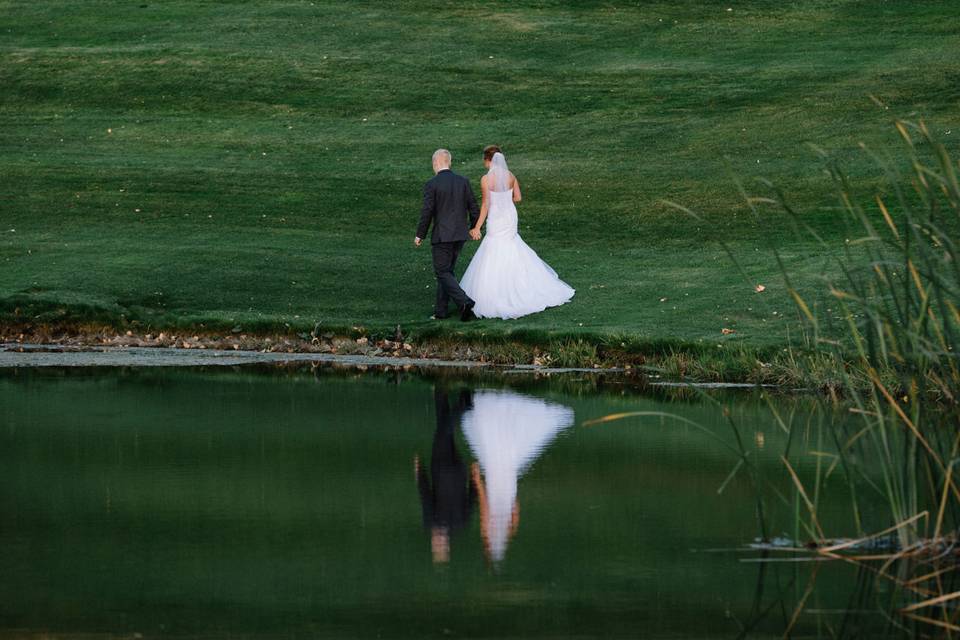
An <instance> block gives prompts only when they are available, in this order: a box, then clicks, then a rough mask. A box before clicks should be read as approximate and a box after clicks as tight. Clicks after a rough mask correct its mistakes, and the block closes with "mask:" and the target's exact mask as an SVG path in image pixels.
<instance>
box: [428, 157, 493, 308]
mask: <svg viewBox="0 0 960 640" xmlns="http://www.w3.org/2000/svg"><path fill="white" fill-rule="evenodd" d="M450 162H451V157H450V152H449V151H447V150H446V149H437V151H436V152H434V154H433V172H434V173H435V174H436V175H435V176H434V177H433V178H432V179H430V181H429V182H427V184H425V185H424V187H423V207H422V209H421V210H420V224H418V225H417V237H416V238H415V239H414V241H413V242H414V244H415V245H416V246H418V247H419V246H420V243H421V241H423V239H424V238H426V237H427V229H429V228H430V223H431V222H432V223H433V232H432V234H431V235H430V244H431V245H432V249H433V272H434V274H436V276H437V302H436V306H435V307H434V311H433V318H435V319H437V320H442V319H444V318H446V317H447V306H448V304H449V301H450V300H453V302H454V304H456V305H457V308H458V309H459V310H460V319H461V320H473V319H475V318H476V316H475V315H474V314H473V300H471V299H470V298H469V297H468V296H467V294H466V293H464V291H463V289H461V288H460V283H459V282H457V277H456V276H455V275H454V274H453V269H454V267H455V266H456V265H457V257H458V256H459V255H460V250H461V249H463V243H464V242H466V241H467V238H468V237H470V236H469V229H472V228H473V227H474V226H476V224H477V220H478V219H479V218H480V208H479V207H478V206H477V199H476V198H475V197H474V196H473V189H471V188H470V181H469V180H468V179H466V178H464V177H463V176H458V175H457V174H455V173H454V172H453V171H451V170H450ZM468 215H469V218H470V226H469V227H468V226H467V216H468Z"/></svg>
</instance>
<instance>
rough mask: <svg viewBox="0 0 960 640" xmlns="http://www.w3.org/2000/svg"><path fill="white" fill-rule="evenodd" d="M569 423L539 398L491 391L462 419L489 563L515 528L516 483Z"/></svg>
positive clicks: (568, 416)
mask: <svg viewBox="0 0 960 640" xmlns="http://www.w3.org/2000/svg"><path fill="white" fill-rule="evenodd" d="M573 421H574V414H573V409H571V408H570V407H566V406H563V405H560V404H554V403H552V402H547V401H546V400H541V399H540V398H533V397H530V396H524V395H520V394H518V393H514V392H513V391H505V390H492V389H484V390H480V391H476V392H475V393H474V396H473V408H472V409H470V410H468V411H466V412H465V413H464V414H463V421H462V425H463V433H464V435H465V436H466V438H467V442H468V443H469V444H470V449H471V450H472V451H473V454H474V455H475V456H476V458H477V460H478V461H479V463H480V464H479V467H480V468H479V469H478V468H477V465H474V468H473V481H474V483H475V484H476V487H477V495H478V497H479V502H480V531H481V533H482V535H483V541H484V545H485V546H486V550H487V556H488V557H489V558H490V560H492V561H493V562H499V561H500V560H502V559H503V557H504V555H505V554H506V552H507V544H508V543H509V542H510V538H511V537H512V536H513V534H514V532H515V531H516V528H517V524H518V523H519V519H520V511H519V506H518V505H517V480H518V479H519V478H520V476H521V475H523V474H524V473H525V472H526V470H527V469H528V468H529V467H530V465H531V464H532V463H533V461H534V460H536V458H537V457H538V456H539V455H540V453H541V452H542V451H543V450H544V449H545V448H546V447H547V446H548V445H549V444H550V443H551V442H552V441H553V439H554V438H556V437H557V435H558V434H559V433H560V432H561V431H563V430H564V429H566V428H567V427H569V426H570V425H572V424H573ZM481 470H482V471H483V476H482V477H481V474H480V471H481Z"/></svg>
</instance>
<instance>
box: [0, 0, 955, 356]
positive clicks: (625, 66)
mask: <svg viewBox="0 0 960 640" xmlns="http://www.w3.org/2000/svg"><path fill="white" fill-rule="evenodd" d="M0 15H3V16H4V19H3V21H2V24H0V311H2V312H3V313H4V314H5V317H6V318H7V319H8V320H9V319H11V318H14V317H19V318H21V319H22V318H27V319H29V318H32V317H35V316H36V317H39V319H47V318H56V317H59V318H65V319H68V320H69V319H82V318H89V317H98V318H101V319H103V318H107V319H111V318H112V319H114V320H119V319H120V318H121V316H122V317H123V318H126V319H127V320H130V319H134V320H138V321H141V322H145V323H152V324H154V325H163V324H172V323H179V324H183V323H186V324H190V323H201V322H204V323H211V322H212V323H216V324H218V325H227V326H230V325H234V324H241V325H242V326H245V327H252V326H267V325H270V324H275V325H281V326H282V324H283V323H288V324H290V325H291V327H293V328H300V327H306V328H311V327H313V326H314V323H315V322H318V321H319V322H322V323H323V324H324V325H325V326H328V327H351V326H359V325H362V326H364V327H368V328H371V329H378V328H386V327H392V326H394V325H396V324H397V323H400V324H402V325H403V326H404V327H405V328H408V329H411V330H413V331H419V332H426V331H429V330H432V329H431V327H432V326H433V325H432V324H431V323H429V322H428V321H426V317H427V316H428V315H429V314H430V313H431V303H432V299H433V286H434V280H433V278H432V273H431V271H430V258H429V251H428V250H427V249H426V248H421V249H419V250H415V249H414V248H413V246H412V238H413V235H414V230H415V225H416V220H417V215H418V207H419V198H420V192H421V185H422V183H423V182H424V181H425V180H426V179H428V178H429V177H430V175H431V171H430V155H431V153H432V152H433V150H434V149H435V148H437V147H440V146H444V147H447V148H449V149H451V150H452V152H453V155H454V168H455V170H456V171H458V172H461V173H463V174H465V175H467V176H469V177H470V178H471V179H472V180H473V181H474V184H475V185H477V188H479V177H480V175H481V173H482V171H483V168H482V164H481V158H480V150H481V148H482V147H483V146H484V145H486V144H490V143H498V144H501V145H502V146H503V147H504V150H505V152H506V154H507V158H508V161H509V162H510V163H511V168H512V169H513V170H514V172H515V173H516V174H517V176H518V177H519V178H520V180H521V183H522V185H523V188H524V201H523V203H522V205H521V207H520V219H521V233H522V235H523V237H524V239H525V240H526V241H527V242H528V243H530V244H531V245H532V246H533V247H534V248H535V249H536V250H537V251H538V252H539V253H540V255H541V256H542V257H543V258H544V259H545V260H547V261H548V262H549V263H550V264H551V265H553V266H554V267H555V268H556V269H557V271H558V272H559V273H560V274H561V276H562V277H563V278H564V279H565V280H567V281H568V282H570V283H571V285H573V286H574V287H575V288H576V289H577V295H576V297H575V298H574V300H573V302H572V303H571V304H568V305H566V306H564V307H562V308H559V309H553V310H549V311H547V312H545V313H542V314H539V315H535V316H532V317H529V318H524V319H521V320H517V321H512V322H503V321H484V322H482V323H478V324H476V325H471V326H470V329H469V330H470V331H471V332H475V333H479V332H482V333H486V334H488V335H501V334H507V333H510V332H513V333H514V334H516V333H517V332H523V333H524V334H525V335H527V336H530V335H539V336H546V335H547V334H548V333H549V334H554V335H556V334H564V335H567V334H576V333H583V334H589V335H592V336H597V335H613V334H616V335H624V336H629V337H630V338H631V339H634V340H637V341H639V342H643V341H664V340H666V341H682V342H688V343H698V342H704V343H713V342H721V341H735V342H741V341H742V342H743V343H745V344H746V345H752V346H770V345H776V344H781V343H782V342H783V341H784V340H785V339H787V338H788V336H789V335H790V334H793V335H795V332H796V326H795V325H796V314H795V313H793V312H792V305H791V303H790V301H789V298H788V296H787V295H786V294H785V293H784V291H783V286H782V279H781V278H780V277H779V276H778V273H779V270H778V267H777V265H776V263H775V261H774V259H773V257H772V253H771V248H772V247H774V246H776V247H777V248H779V249H780V251H781V252H782V253H783V256H784V258H785V261H786V265H787V268H788V269H790V271H791V272H792V273H793V274H794V278H795V280H796V284H797V285H798V287H799V288H800V289H801V290H803V291H806V292H813V291H815V290H816V289H817V288H819V286H820V285H819V284H818V280H817V276H818V274H820V273H821V271H822V270H823V268H824V265H825V263H826V257H825V256H824V255H823V253H822V251H820V250H817V249H815V248H814V247H813V245H812V244H811V243H810V242H808V241H807V240H805V239H803V238H798V237H797V236H796V235H795V234H794V233H793V231H792V227H791V225H790V224H789V221H788V219H787V217H785V216H784V215H783V214H781V213H779V212H778V211H777V210H776V209H775V208H773V207H766V208H764V209H763V210H762V212H761V213H762V215H761V217H760V219H759V220H758V219H755V218H754V217H753V216H752V214H751V213H750V211H749V209H748V207H747V206H746V205H745V204H744V202H743V199H742V198H741V196H740V195H739V194H738V192H737V188H736V186H735V184H734V182H733V180H732V178H731V176H737V177H738V178H739V179H741V180H743V181H744V183H745V184H746V185H747V187H748V189H749V190H750V192H751V193H757V194H764V195H769V193H768V190H767V189H765V188H763V187H760V186H759V184H758V183H757V182H756V178H759V177H765V178H768V179H770V180H772V181H773V182H774V183H775V184H777V185H778V186H779V187H780V188H781V189H782V190H783V191H784V193H785V194H786V195H787V197H789V198H790V200H791V201H792V202H793V203H794V204H795V205H796V206H797V208H798V210H800V211H801V212H803V215H804V217H805V218H806V219H807V220H808V221H809V222H810V224H812V225H813V226H814V227H815V228H816V229H817V230H818V231H819V232H820V233H822V234H823V235H824V236H825V237H827V238H829V239H831V240H832V241H836V243H837V245H838V246H840V245H841V244H842V243H843V242H844V240H845V239H846V235H845V234H846V221H845V220H844V219H843V215H842V214H841V212H840V211H839V209H838V208H837V207H836V206H835V205H836V200H835V196H834V195H833V190H832V187H831V185H830V182H829V179H828V178H827V177H825V176H824V173H823V170H822V169H823V167H822V164H821V162H820V161H819V160H818V159H816V158H815V156H814V154H813V153H812V152H811V151H810V150H809V149H808V148H807V147H806V143H813V144H816V145H818V146H820V147H822V148H825V149H828V150H829V151H830V152H831V153H832V154H833V155H834V157H835V158H836V159H837V160H838V161H839V162H841V163H842V164H843V165H844V166H845V167H846V170H847V172H848V173H849V174H850V177H851V180H852V183H853V185H854V187H855V189H857V190H860V191H862V192H863V193H864V194H865V195H866V196H867V200H869V195H870V194H871V193H872V191H873V190H874V189H876V188H878V187H879V186H880V183H879V181H878V180H879V178H878V176H879V171H878V170H876V168H875V166H874V164H873V161H872V160H871V159H870V158H869V157H868V155H867V154H866V153H864V152H863V151H862V150H861V149H860V148H859V147H858V145H859V144H860V143H861V142H863V143H865V144H866V145H868V146H869V147H871V148H873V149H878V150H880V151H881V152H887V151H890V150H893V149H895V148H896V145H897V140H896V132H895V130H894V129H893V127H891V126H890V122H891V121H892V119H893V118H894V117H895V116H903V115H906V114H911V113H919V114H922V115H923V116H924V117H925V118H926V120H927V122H928V124H929V125H930V127H931V129H932V130H933V131H934V132H935V134H936V135H937V136H939V137H940V138H941V139H943V140H945V141H946V142H947V143H948V146H949V147H950V149H951V150H954V149H956V144H955V143H953V141H954V140H955V139H960V122H958V120H957V118H958V116H960V56H958V55H957V54H958V52H960V23H958V21H957V20H956V4H955V2H952V1H949V0H944V1H936V0H931V1H927V2H909V3H907V2H855V1H839V0H837V1H810V2H803V3H781V2H759V1H753V2H730V3H727V4H719V3H712V2H709V3H708V2H703V3H701V2H682V1H681V2H662V3H657V2H644V3H639V4H637V3H629V4H628V3H616V2H614V3H606V2H604V3H601V2H588V1H584V2H559V1H557V2H551V1H540V2H502V3H498V2H478V3H461V4H460V5H459V6H456V7H453V6H452V5H450V4H449V3H446V2H402V1H396V2H390V3H381V2H321V1H319V0H317V1H315V2H309V1H293V0H287V1H279V0H276V1H266V0H265V1H258V2H212V1H210V2H199V1H195V2H185V1H178V0H164V1H163V2H157V1H151V0H143V1H142V2H121V1H107V0H85V1H84V2H67V1H57V0H44V1H43V2H33V3H23V2H16V1H12V0H0ZM871 96H872V98H871ZM665 200H670V201H675V202H678V203H680V204H682V205H684V206H688V207H690V208H692V209H695V210H697V211H699V212H700V213H701V214H702V215H703V219H702V221H695V220H693V219H691V218H689V217H687V216H686V215H684V214H682V213H679V212H677V211H676V210H675V209H672V208H671V207H669V206H667V205H666V204H664V201H665ZM721 240H722V241H725V242H727V243H729V244H730V245H731V246H732V247H733V249H734V251H735V252H736V253H737V254H738V256H740V258H741V260H742V262H743V266H744V268H745V269H746V271H747V272H748V274H749V279H750V280H752V281H754V282H757V283H764V284H765V285H766V286H767V291H766V292H764V293H763V294H756V293H754V292H753V291H752V289H751V287H750V286H749V284H748V282H746V281H745V280H744V279H743V278H742V277H741V276H740V274H739V273H738V272H737V270H736V269H735V268H734V266H733V265H732V264H731V262H730V261H729V260H728V258H727V257H726V255H725V253H724V252H723V250H722V248H721V247H720V244H719V241H721ZM475 247H476V245H475V244H473V245H470V246H469V247H468V249H467V250H466V251H465V254H464V256H463V258H461V263H460V269H461V271H462V269H463V268H464V267H465V266H466V263H467V261H468V260H469V258H470V256H471V255H472V253H473V251H474V250H475ZM814 297H815V296H814ZM15 313H18V314H19V316H15ZM443 327H444V328H443V329H442V330H441V331H443V332H452V331H460V330H462V329H464V327H463V326H462V325H461V324H459V323H451V324H447V325H443ZM722 327H730V328H734V329H736V330H737V332H736V333H735V334H732V335H730V336H721V332H720V330H721V328H722Z"/></svg>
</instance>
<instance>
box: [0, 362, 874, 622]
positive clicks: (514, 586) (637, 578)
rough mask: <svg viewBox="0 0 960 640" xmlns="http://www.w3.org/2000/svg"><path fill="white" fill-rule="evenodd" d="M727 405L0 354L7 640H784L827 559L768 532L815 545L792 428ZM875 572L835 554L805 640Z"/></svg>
mask: <svg viewBox="0 0 960 640" xmlns="http://www.w3.org/2000/svg"><path fill="white" fill-rule="evenodd" d="M714 399H715V400H718V401H720V402H721V403H723V404H725V405H726V406H728V408H729V411H730V414H731V418H732V420H733V423H734V424H736V425H737V426H736V429H734V428H732V427H731V421H729V420H728V419H727V418H726V417H724V416H723V414H722V412H721V411H719V410H718V408H717V407H716V406H715V405H714V404H713V402H712V401H711V400H709V399H705V398H703V397H699V396H697V395H696V394H691V393H689V392H684V391H661V392H659V393H654V392H649V391H647V392H644V393H641V392H637V391H633V390H631V389H630V388H629V387H628V386H624V385H621V384H618V383H617V382H616V381H604V380H602V379H597V378H575V377H574V378H571V377H561V378H560V379H551V380H535V379H532V378H520V377H513V378H509V379H506V380H504V379H496V378H484V377H477V376H474V377H473V378H472V379H456V378H451V377H449V376H448V375H443V376H441V375H440V374H436V373H430V372H419V373H418V372H412V373H411V372H396V371H392V372H367V373H357V372H344V371H337V370H333V369H329V368H320V369H313V370H311V369H310V368H307V369H302V368H300V369H288V368H273V369H267V370H263V369H256V368H235V369H215V368H209V369H173V368H170V369H121V368H113V369H108V368H99V369H97V368H93V369H73V370H52V369H44V370H39V369H37V370H30V369H27V370H2V369H0V514H2V515H0V517H2V527H0V549H2V551H0V637H41V636H54V637H57V636H62V637H72V636H76V635H88V634H89V635H90V636H91V637H92V636H106V635H117V636H127V637H133V636H135V634H140V635H141V636H143V637H147V638H150V637H244V638H245V637H269V638H278V637H365V638H367V637H369V638H372V637H470V638H477V637H489V638H504V637H570V638H587V637H645V638H737V637H757V638H766V637H780V635H781V634H782V633H783V632H784V629H785V628H786V626H787V624H788V622H789V619H790V618H791V616H792V614H793V607H794V606H795V604H796V602H797V601H798V600H799V598H800V597H801V596H802V595H803V593H804V592H805V591H806V589H807V588H808V585H809V584H810V582H809V577H810V574H811V571H812V568H811V563H804V562H790V563H786V562H778V563H763V562H756V560H757V559H759V558H760V557H761V554H760V553H759V552H757V551H756V550H751V549H749V548H747V546H746V545H748V544H749V543H750V542H752V541H753V540H754V539H755V538H757V537H758V536H760V535H763V534H766V535H768V536H770V537H773V536H787V537H793V536H796V535H799V536H800V537H801V538H802V533H799V534H798V531H797V517H796V516H797V508H798V507H797V504H798V503H797V501H796V499H795V496H794V497H793V498H790V496H792V495H793V494H792V493H791V485H790V484H789V481H788V480H783V476H784V474H783V473H782V463H781V461H780V455H781V454H782V453H783V452H784V450H785V447H786V446H787V443H786V441H785V440H786V435H785V434H784V432H783V431H782V430H781V429H780V428H779V427H778V426H777V425H776V423H775V421H774V420H773V419H772V418H771V412H770V408H769V406H768V403H767V399H764V398H762V397H761V394H760V393H758V392H752V391H747V392H740V393H738V394H736V395H732V394H726V395H715V396H714ZM773 403H774V406H775V407H776V408H777V410H778V412H779V413H780V414H781V416H789V417H790V419H801V420H802V419H806V418H805V417H806V416H807V412H810V411H811V409H810V407H811V405H812V403H811V402H810V401H809V399H808V398H803V397H789V396H787V397H780V398H776V399H775V400H774V401H773ZM632 411H641V412H649V413H650V415H645V416H641V417H635V418H630V419H624V420H621V421H616V422H609V423H601V424H593V425H585V424H584V423H585V422H588V421H590V420H593V419H596V418H600V417H602V416H605V415H609V414H613V413H620V412H632ZM659 413H670V414H676V415H679V416H682V417H683V418H684V419H685V420H688V421H690V422H685V421H680V420H677V419H674V418H671V417H667V416H663V415H657V414H659ZM693 423H695V424H693ZM810 433H811V435H809V437H807V438H806V439H804V438H801V439H800V440H799V441H796V442H793V443H791V444H790V445H789V446H791V447H799V448H805V449H809V450H818V449H823V450H824V451H826V449H828V448H829V447H828V445H826V444H824V443H823V442H819V441H816V439H817V437H818V436H816V435H815V434H814V432H813V431H811V432H810ZM738 443H739V444H738ZM738 451H743V452H744V454H745V455H746V456H747V457H748V459H749V460H751V464H752V465H753V466H754V468H755V469H756V473H757V474H760V475H763V474H767V475H768V476H769V477H770V480H769V482H770V483H771V486H772V487H773V488H774V490H776V491H779V493H780V494H781V495H782V496H787V499H786V500H780V501H777V500H766V502H765V503H764V506H763V508H762V511H763V524H762V525H761V522H760V519H759V518H758V490H757V488H756V484H755V482H754V481H751V478H750V474H748V473H745V472H743V471H740V472H738V473H736V474H734V475H733V476H731V475H730V474H731V472H732V471H733V470H734V468H735V466H736V464H737V461H738V459H739V458H738V456H739V454H738ZM809 459H810V460H816V459H817V458H816V457H815V456H812V457H810V458H809ZM812 464H814V463H812V462H811V463H809V464H808V465H807V467H804V466H803V465H800V468H799V473H800V474H801V476H805V477H806V476H808V475H809V473H810V472H811V469H810V468H809V466H810V465H812ZM837 483H838V484H842V481H840V480H839V479H838V480H837ZM834 489H835V490H834V491H832V492H830V493H829V498H830V499H831V500H835V502H836V504H835V505H831V504H829V502H828V498H827V497H824V498H822V501H824V502H825V503H827V504H826V506H825V507H824V508H823V513H824V514H825V515H824V518H825V520H827V521H830V522H825V526H831V527H832V528H833V530H843V529H844V527H846V526H847V520H848V519H849V515H848V509H846V508H845V507H846V506H847V504H848V503H847V502H846V499H845V497H844V494H843V491H842V488H840V489H837V488H836V487H834ZM831 520H832V521H831ZM850 530H851V531H852V530H853V528H852V523H850ZM858 580H862V576H858V575H857V574H856V572H854V571H851V570H850V569H849V567H844V566H834V565H829V566H823V567H820V568H819V576H818V578H817V581H816V585H815V588H814V589H813V592H812V595H811V596H810V598H808V606H807V609H808V610H809V611H805V612H804V613H803V614H802V615H801V616H799V618H798V620H797V621H796V626H795V627H794V629H793V637H817V636H818V635H821V634H822V635H823V636H825V637H826V636H828V635H829V634H827V632H826V631H825V629H827V628H831V629H835V628H837V627H838V626H839V625H841V624H843V621H844V610H846V609H849V608H850V607H851V604H850V600H851V598H852V597H853V594H854V593H855V592H856V585H857V583H858ZM866 619H867V620H868V621H869V620H870V619H871V618H870V617H867V618H866ZM857 624H859V625H862V624H864V623H863V620H860V621H859V622H857Z"/></svg>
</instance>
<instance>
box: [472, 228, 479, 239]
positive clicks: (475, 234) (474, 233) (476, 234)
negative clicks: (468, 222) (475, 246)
mask: <svg viewBox="0 0 960 640" xmlns="http://www.w3.org/2000/svg"><path fill="white" fill-rule="evenodd" d="M470 237H471V238H473V239H474V240H479V239H480V229H477V228H473V229H470Z"/></svg>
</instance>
